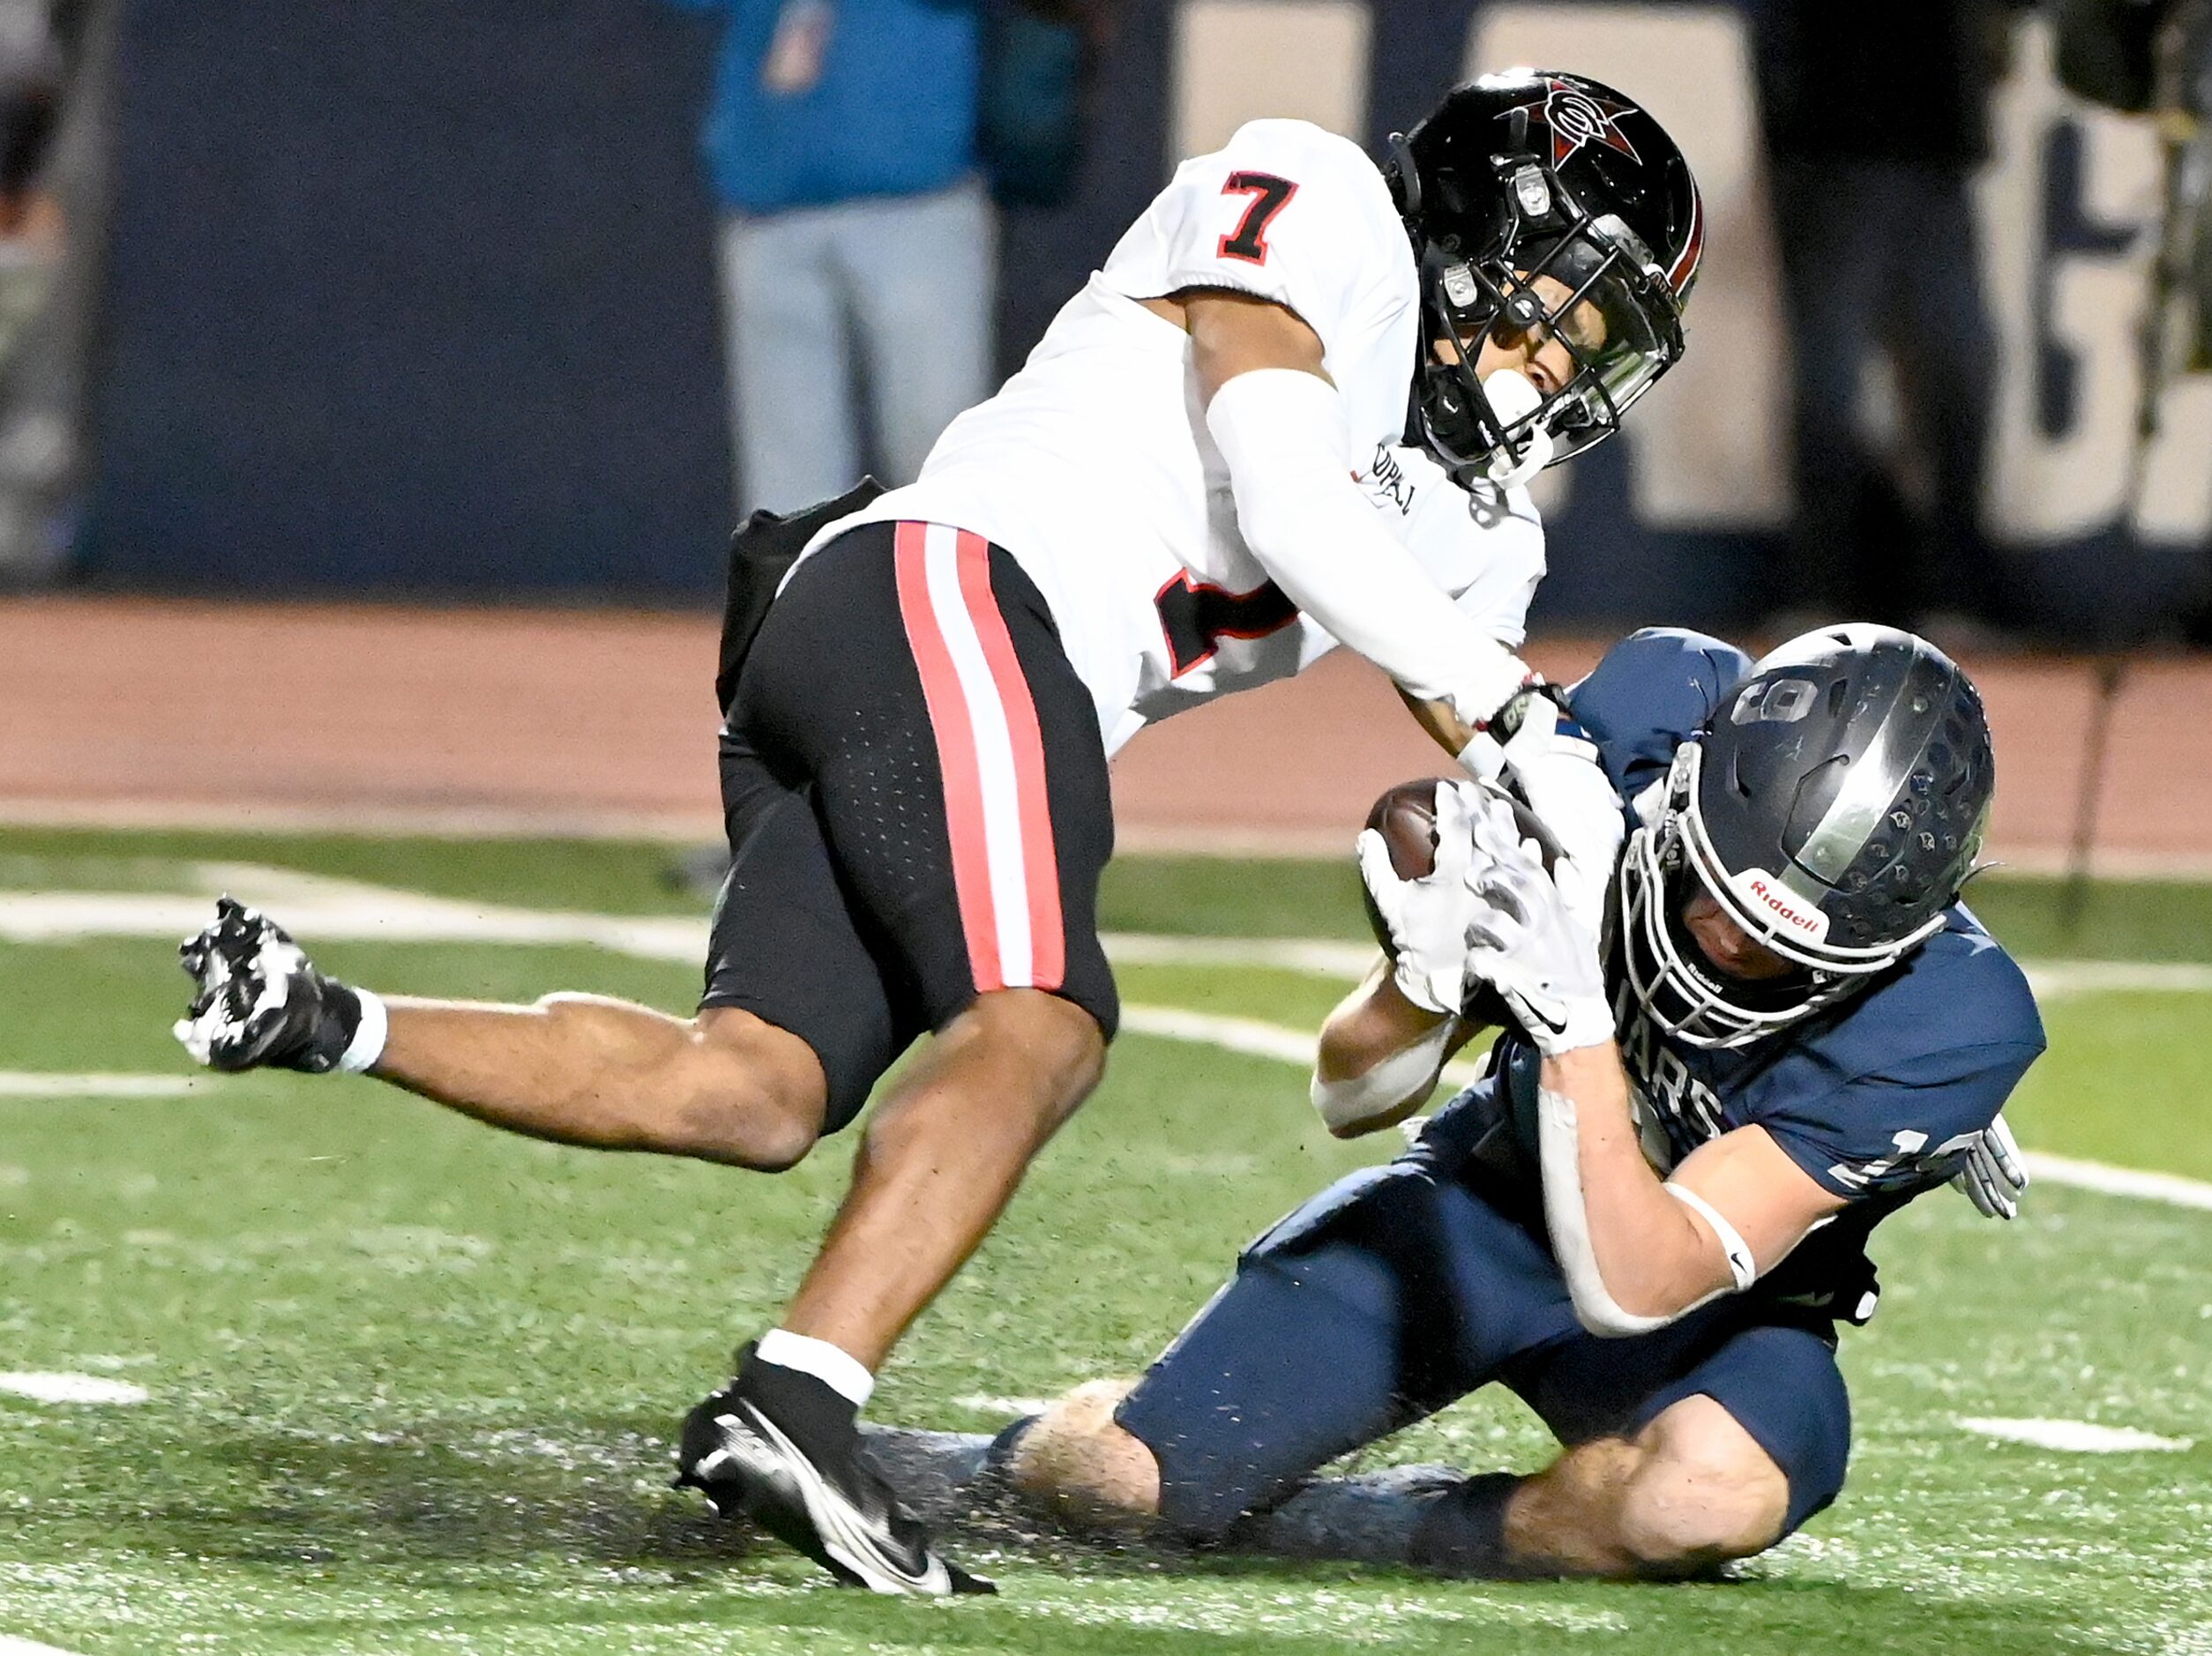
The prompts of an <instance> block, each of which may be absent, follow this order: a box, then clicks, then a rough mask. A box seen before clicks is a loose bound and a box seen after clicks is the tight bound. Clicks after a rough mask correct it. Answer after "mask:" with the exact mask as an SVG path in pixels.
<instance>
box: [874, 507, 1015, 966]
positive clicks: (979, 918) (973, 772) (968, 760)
mask: <svg viewBox="0 0 2212 1656" xmlns="http://www.w3.org/2000/svg"><path fill="white" fill-rule="evenodd" d="M928 533H929V526H927V525H926V524H920V523H901V524H900V525H899V526H898V530H897V533H896V537H895V540H894V541H893V547H894V551H893V556H894V557H895V559H896V561H897V571H898V584H899V618H900V621H901V622H902V623H904V624H905V626H906V630H907V643H908V647H909V648H911V649H912V650H913V652H914V665H915V668H917V669H918V670H919V671H920V673H921V675H922V696H923V700H924V701H925V702H926V703H927V704H928V706H929V710H930V734H931V735H932V736H934V737H935V738H936V741H937V758H938V769H939V770H940V771H941V772H943V773H944V778H945V828H946V831H947V834H948V837H949V838H950V839H951V842H952V847H953V890H954V891H955V892H956V893H957V895H958V897H959V899H960V929H961V930H962V931H963V932H965V933H966V934H967V936H968V969H969V971H970V972H971V973H973V974H974V976H975V988H976V989H977V990H978V992H981V991H983V990H986V989H998V988H1005V969H1004V967H1003V966H1001V965H1000V963H999V959H998V913H997V911H996V909H995V908H994V906H993V905H992V901H991V891H990V846H989V843H988V842H987V841H986V839H984V835H983V777H982V773H981V771H980V769H979V767H978V765H977V763H976V757H975V726H974V724H973V722H972V720H971V719H970V717H969V712H968V696H967V693H966V692H965V691H964V690H962V689H961V688H960V674H959V672H958V670H957V669H956V668H954V667H953V655H952V652H951V650H950V649H948V648H947V647H946V645H945V630H944V627H943V625H942V624H941V623H939V622H938V616H937V608H936V606H935V605H934V604H933V603H932V602H931V600H930V579H929V570H928V564H927V558H928V551H927V541H926V538H925V537H926V536H927V535H928Z"/></svg>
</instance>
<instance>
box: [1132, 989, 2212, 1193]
mask: <svg viewBox="0 0 2212 1656" xmlns="http://www.w3.org/2000/svg"><path fill="white" fill-rule="evenodd" d="M1122 1027H1123V1028H1124V1029H1126V1030H1129V1031H1131V1032H1132V1033H1136V1034H1140V1035H1155V1036H1159V1037H1162V1038H1163V1039H1165V1040H1169V1041H1197V1042H1199V1043H1200V1044H1202V1045H1206V1046H1210V1047H1220V1048H1225V1049H1226V1050H1228V1051H1230V1052H1241V1053H1244V1054H1247V1055H1249V1056H1252V1057H1255V1058H1274V1059H1279V1060H1280V1061H1282V1063H1295V1064H1298V1065H1300V1066H1304V1065H1308V1064H1311V1063H1312V1062H1313V1037H1312V1035H1309V1034H1303V1033H1299V1032H1298V1031H1297V1030H1295V1029H1287V1028H1284V1027H1283V1026H1281V1025H1279V1024H1263V1023H1260V1022H1259V1021H1258V1020H1257V1019H1254V1018H1222V1017H1219V1016H1217V1015H1215V1014H1214V1013H1212V1012H1192V1011H1184V1009H1183V1008H1181V1007H1172V1006H1125V1007H1124V1008H1122ZM1474 1074H1475V1067H1474V1066H1473V1065H1472V1064H1456V1063H1455V1064H1453V1065H1451V1066H1450V1067H1449V1068H1447V1069H1446V1071H1445V1079H1446V1081H1447V1082H1454V1081H1455V1082H1457V1083H1458V1084H1459V1085H1466V1083H1467V1082H1468V1081H1469V1080H1471V1079H1473V1078H1474ZM2025 1154H2026V1160H2027V1163H2028V1172H2029V1175H2030V1176H2031V1177H2032V1178H2035V1179H2036V1180H2038V1181H2040V1182H2044V1183H2047V1184H2063V1185H2071V1186H2073V1187H2074V1188H2075V1189H2077V1190H2099V1191H2102V1192H2104V1194H2105V1195H2107V1196H2126V1197H2134V1198H2136V1199H2137V1200H2139V1201H2145V1202H2163V1203H2165V1204H2166V1205H2169V1206H2172V1207H2193V1208H2200V1209H2203V1210H2205V1211H2207V1212H2212V1184H2208V1183H2206V1182H2204V1181H2202V1180H2200V1179H2185V1178H2182V1177H2181V1176H2180V1175H2178V1174H2171V1173H2143V1172H2140V1171H2138V1170H2137V1169H2135V1168H2133V1167H2107V1166H2106V1165H2105V1164H2104V1163H2103V1162H2101V1161H2078V1160H2075V1159H2074V1158H2073V1157H2072V1156H2049V1155H2044V1154H2043V1153H2041V1152H2037V1151H2029V1152H2025Z"/></svg>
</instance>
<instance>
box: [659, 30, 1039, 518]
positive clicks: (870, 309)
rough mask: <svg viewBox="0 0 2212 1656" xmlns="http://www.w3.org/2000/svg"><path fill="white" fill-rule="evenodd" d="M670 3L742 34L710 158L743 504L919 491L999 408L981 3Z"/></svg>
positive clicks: (724, 50)
mask: <svg viewBox="0 0 2212 1656" xmlns="http://www.w3.org/2000/svg"><path fill="white" fill-rule="evenodd" d="M671 3H672V4H678V5H682V6H684V7H686V8H687V9H690V10H692V11H721V12H726V13H728V16H729V21H728V24H727V26H726V32H725V34H724V35H723V38H722V44H721V61H720V64H719V67H718V69H717V71H716V77H715V84H714V95H713V104H712V108H710V110H709V112H708V114H707V117H706V130H705V133H704V145H705V150H706V163H707V168H708V171H709V173H710V175H711V177H712V180H713V183H714V190H715V192H716V195H717V197H718V198H719V200H720V202H721V207H722V211H723V213H724V222H723V228H722V233H721V266H722V294H723V302H724V307H725V316H726V326H727V329H728V339H729V358H730V382H731V387H732V396H731V401H732V408H731V419H732V425H733V428H734V430H735V434H736V451H737V460H738V473H739V478H740V491H739V493H740V498H741V500H742V502H743V503H744V505H745V506H746V507H747V508H751V507H760V506H765V507H767V508H769V509H771V510H773V511H788V510H789V509H791V508H794V507H797V506H802V505H805V504H810V503H811V502H814V501H817V500H821V499H825V498H827V497H828V496H833V495H837V494H841V493H842V492H843V491H844V490H846V489H848V488H850V487H851V486H852V484H853V482H854V481H856V479H857V478H858V477H859V476H860V474H861V473H862V472H863V470H864V469H867V468H868V467H869V466H871V464H872V466H873V467H874V469H875V470H876V471H877V473H878V475H880V476H881V477H883V478H884V480H885V481H887V482H893V483H903V482H906V481H908V480H910V479H911V478H912V477H913V476H914V474H915V473H916V472H918V471H919V470H920V469H921V466H922V461H923V458H924V457H925V456H926V455H927V454H928V453H929V451H930V445H931V444H933V443H935V442H936V440H937V437H938V433H939V432H940V431H941V430H943V429H944V428H945V423H946V422H947V421H950V420H951V419H952V417H953V415H954V414H958V413H960V410H962V409H963V408H966V407H968V406H969V405H970V404H973V403H975V402H977V401H980V400H981V399H983V396H984V395H985V394H986V393H987V392H988V391H989V390H990V385H989V380H988V376H989V372H990V315H991V310H992V304H993V298H994V291H993V285H994V279H995V274H996V269H997V249H996V224H995V220H994V217H993V213H992V210H991V205H990V199H989V197H988V195H987V193H986V192H985V190H984V188H983V183H981V181H980V180H979V178H978V176H977V174H976V116H977V88H978V78H979V72H980V64H981V55H982V41H983V15H982V13H983V7H982V4H981V0H671Z"/></svg>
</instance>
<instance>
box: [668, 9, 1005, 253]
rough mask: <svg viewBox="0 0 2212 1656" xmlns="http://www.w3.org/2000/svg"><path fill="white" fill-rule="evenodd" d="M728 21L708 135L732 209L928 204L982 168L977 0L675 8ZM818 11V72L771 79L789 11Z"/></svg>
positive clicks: (711, 165) (710, 159)
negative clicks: (887, 200)
mask: <svg viewBox="0 0 2212 1656" xmlns="http://www.w3.org/2000/svg"><path fill="white" fill-rule="evenodd" d="M670 3H671V4H676V5H679V6H682V7H683V8H684V10H686V11H724V12H727V13H729V25H728V28H727V31H726V32H725V34H723V36H722V46H721V61H720V63H719V64H718V66H717V68H716V71H715V78H714V97H713V101H712V103H711V105H710V107H709V108H708V111H707V116H706V124H705V127H704V129H703V130H702V132H701V135H700V137H701V142H702V145H703V147H704V149H705V151H706V162H707V168H708V172H709V174H710V175H711V177H712V178H713V181H714V190H715V193H716V194H717V195H718V196H719V197H720V198H721V201H722V203H723V205H725V206H727V207H730V208H734V209H736V210H737V211H739V212H743V213H779V212H782V211H784V210H786V209H788V208H793V207H814V206H826V205H831V204H833V203H835V202H841V201H852V200H856V199H859V198H866V197H871V196H914V195H925V194H928V193H929V192H930V191H933V190H943V189H945V188H947V187H949V186H950V185H952V184H953V183H957V182H958V181H959V180H960V178H962V177H963V176H965V175H967V174H968V173H969V172H970V171H972V170H973V169H974V168H975V87H976V71H977V61H978V56H979V48H980V36H981V4H980V0H670ZM809 6H811V7H815V8H818V12H817V16H818V19H819V22H820V24H821V25H822V33H821V35H820V38H821V40H822V41H823V46H822V49H821V57H820V70H819V74H818V76H817V77H816V78H814V79H813V81H812V82H811V85H808V86H805V87H804V88H803V89H801V90H795V91H783V90H777V89H774V88H773V87H771V86H769V85H768V84H767V78H768V69H769V64H768V57H769V53H770V48H771V47H772V46H773V44H774V42H775V40H776V35H777V30H778V26H779V24H780V23H781V21H782V19H784V17H785V14H786V12H787V11H791V12H793V13H794V14H797V13H798V12H799V11H800V9H801V8H803V7H809Z"/></svg>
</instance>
